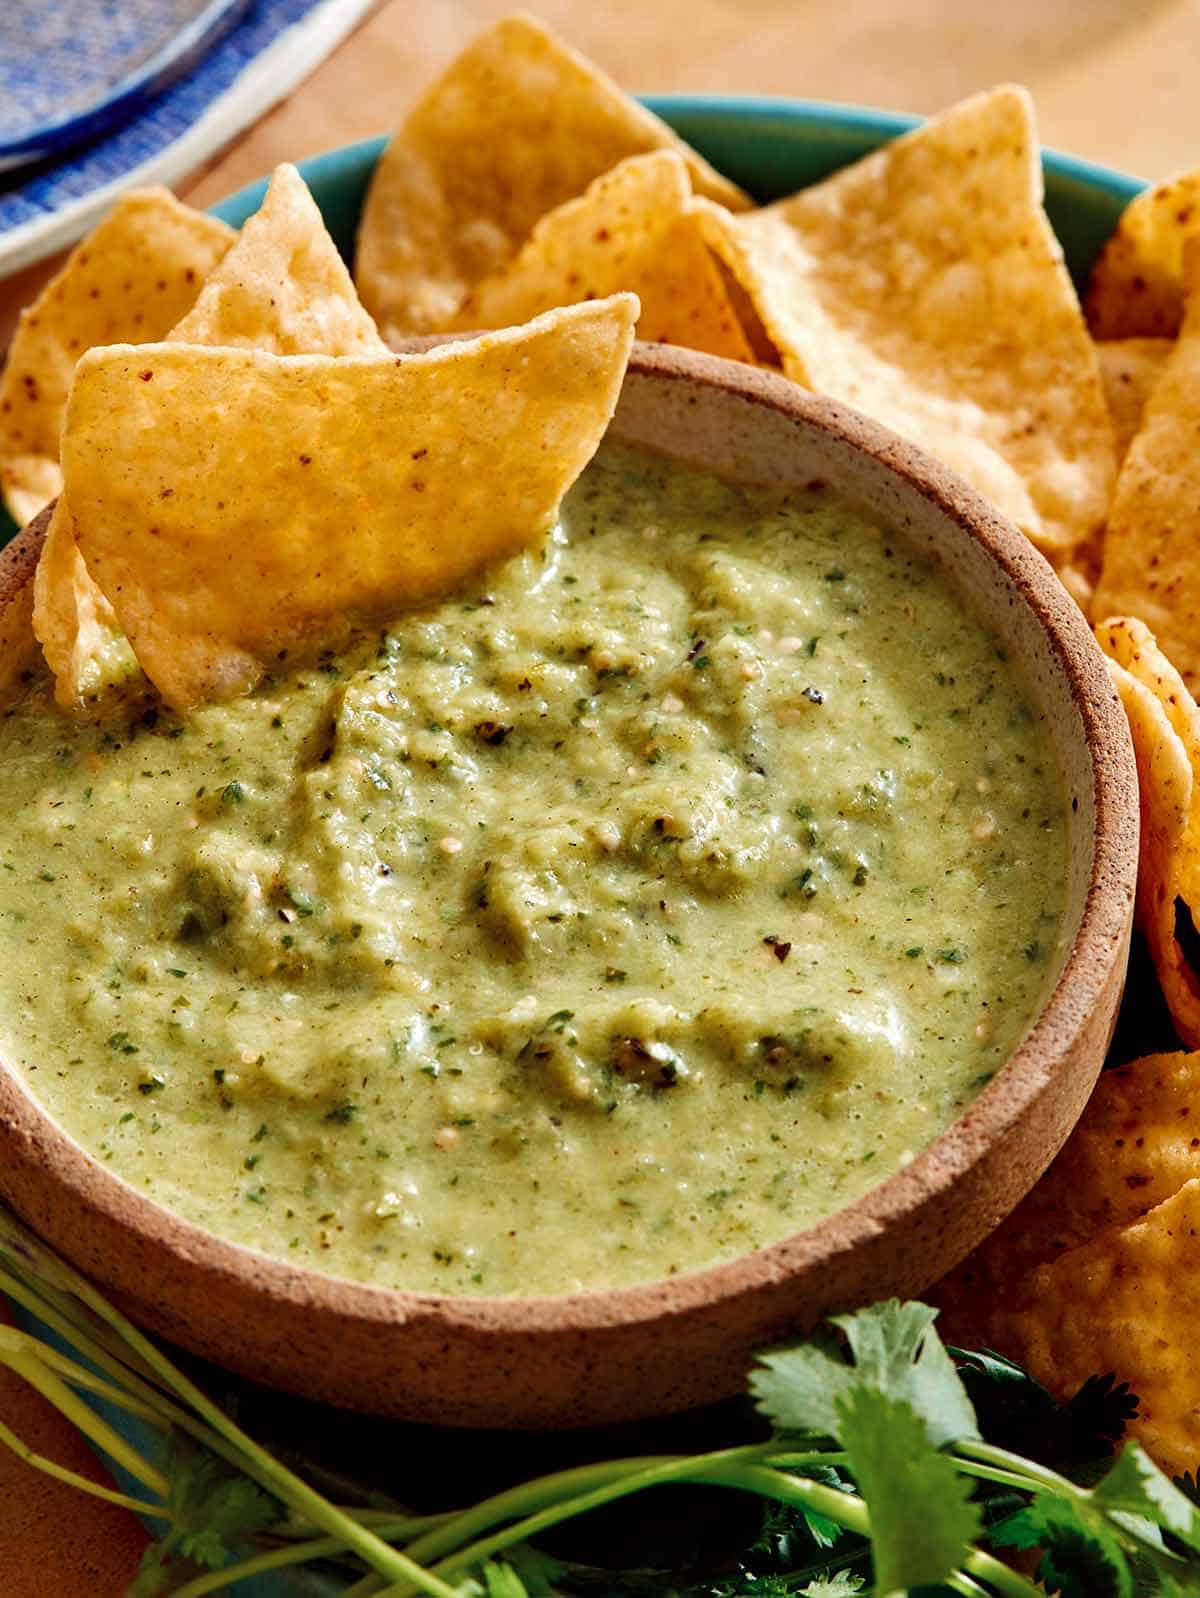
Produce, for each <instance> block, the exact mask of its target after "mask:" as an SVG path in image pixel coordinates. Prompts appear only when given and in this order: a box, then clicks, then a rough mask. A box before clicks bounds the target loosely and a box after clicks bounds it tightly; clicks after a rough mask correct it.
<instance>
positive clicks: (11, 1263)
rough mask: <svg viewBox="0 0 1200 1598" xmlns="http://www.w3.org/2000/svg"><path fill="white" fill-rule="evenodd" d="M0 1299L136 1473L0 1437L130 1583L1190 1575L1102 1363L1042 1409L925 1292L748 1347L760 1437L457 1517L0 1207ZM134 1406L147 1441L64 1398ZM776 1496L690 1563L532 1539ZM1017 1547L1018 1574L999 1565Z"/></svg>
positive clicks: (1166, 1492) (457, 1589)
mask: <svg viewBox="0 0 1200 1598" xmlns="http://www.w3.org/2000/svg"><path fill="white" fill-rule="evenodd" d="M0 1292H4V1293H7V1294H8V1296H9V1297H10V1298H12V1299H13V1300H14V1301H15V1302H16V1303H18V1304H20V1305H22V1306H23V1307H24V1308H25V1309H26V1310H28V1311H29V1312H30V1313H31V1314H33V1315H34V1316H36V1317H37V1318H38V1319H39V1320H40V1321H41V1322H43V1323H44V1324H45V1325H46V1326H47V1327H48V1328H49V1329H50V1331H51V1332H53V1333H57V1334H58V1335H59V1336H60V1337H62V1338H63V1339H65V1340H66V1341H67V1342H68V1343H69V1344H70V1345H71V1346H72V1347H73V1348H74V1350H76V1352H77V1356H78V1357H77V1358H71V1357H68V1356H67V1355H64V1354H63V1353H61V1352H59V1351H58V1349H56V1348H54V1347H53V1346H51V1344H50V1343H48V1342H46V1341H44V1340H42V1339H40V1338H38V1337H34V1336H32V1335H30V1334H28V1333H25V1332H16V1331H8V1330H5V1332H4V1335H2V1336H0V1363H3V1364H6V1365H8V1366H9V1367H10V1368H11V1369H13V1370H15V1371H16V1372H17V1373H18V1374H20V1375H21V1376H23V1377H24V1378H25V1379H26V1380H27V1381H30V1382H31V1383H32V1384H33V1385H34V1386H36V1387H37V1388H38V1389H39V1391H41V1392H42V1393H43V1394H44V1395H45V1396H46V1397H48V1398H49V1399H50V1401H51V1402H52V1403H55V1404H56V1405H57V1406H58V1407H59V1408H60V1409H61V1410H62V1411H63V1412H64V1413H65V1414H67V1415H68V1416H69V1417H70V1418H71V1419H72V1420H73V1421H75V1423H76V1424H77V1425H79V1426H80V1427H81V1429H83V1430H84V1431H85V1432H86V1434H87V1435H88V1436H89V1438H90V1439H91V1440H92V1441H93V1443H95V1444H96V1446H97V1447H99V1448H100V1449H101V1450H102V1451H104V1452H105V1453H107V1454H108V1455H109V1457H110V1458H111V1459H112V1460H113V1462H114V1463H115V1464H116V1465H118V1466H120V1467H121V1468H122V1469H124V1470H125V1471H127V1472H128V1473H129V1474H130V1475H131V1476H132V1477H133V1478H134V1479H135V1480H136V1481H137V1482H138V1483H139V1486H140V1489H141V1490H142V1491H143V1492H144V1493H145V1495H146V1496H145V1497H135V1496H132V1495H129V1494H125V1493H121V1492H117V1491H114V1490H113V1489H109V1488H104V1487H100V1486H98V1484H96V1483H94V1482H90V1481H88V1480H86V1479H85V1478H83V1477H78V1476H72V1475H71V1473H70V1472H64V1471H63V1470H62V1467H59V1466H56V1465H54V1464H53V1463H52V1462H51V1461H48V1460H44V1459H41V1458H40V1457H39V1456H37V1455H36V1454H34V1453H33V1451H32V1450H30V1449H29V1448H27V1447H26V1446H25V1445H24V1444H23V1443H21V1441H20V1440H19V1439H18V1438H16V1437H14V1436H13V1434H12V1433H11V1432H10V1431H8V1430H7V1429H6V1428H4V1427H3V1426H0V1443H5V1444H7V1445H8V1446H10V1447H13V1448H15V1449H16V1450H17V1451H18V1452H20V1453H21V1454H22V1455H23V1457H25V1458H26V1459H28V1460H29V1462H30V1463H31V1464H32V1465H34V1466H36V1467H38V1468H41V1469H46V1470H49V1471H51V1472H52V1473H54V1474H58V1475H59V1476H60V1477H65V1478H66V1479H68V1480H70V1481H71V1482H72V1483H73V1485H76V1486H78V1487H79V1488H80V1490H81V1491H86V1492H93V1493H99V1494H100V1495H101V1496H104V1497H108V1498H115V1499H116V1500H117V1501H118V1502H120V1503H124V1504H125V1505H127V1506H128V1507H130V1508H133V1509H135V1510H136V1511H137V1512H139V1513H141V1514H142V1515H143V1516H144V1517H146V1518H147V1519H150V1520H152V1521H153V1522H154V1523H155V1524H156V1525H157V1526H160V1527H161V1528H162V1534H161V1536H160V1537H159V1538H158V1540H157V1541H156V1542H155V1543H154V1544H152V1546H151V1548H150V1550H149V1551H148V1553H147V1556H146V1559H145V1561H144V1563H143V1567H142V1570H141V1572H140V1573H139V1575H138V1577H137V1578H136V1580H135V1583H134V1586H133V1587H132V1588H131V1590H130V1598H156V1595H158V1594H165V1593H168V1592H170V1593H173V1594H174V1595H175V1598H203V1595H204V1594H206V1593H215V1592H220V1591H224V1590H225V1589H226V1588H227V1587H228V1586H229V1585H230V1584H232V1583H233V1582H235V1581H237V1580H240V1579H242V1578H245V1577H252V1576H256V1575H260V1574H264V1573H266V1572H267V1571H272V1570H281V1569H285V1568H289V1567H295V1566H300V1565H304V1564H307V1563H310V1562H313V1561H317V1560H321V1561H334V1562H336V1563H337V1564H338V1565H339V1566H340V1567H341V1568H342V1569H343V1570H344V1571H345V1572H346V1575H347V1580H348V1581H349V1582H350V1585H349V1586H347V1587H346V1588H345V1593H346V1598H379V1595H383V1598H411V1595H412V1594H414V1593H424V1594H426V1595H428V1598H554V1595H573V1594H580V1595H585V1598H586V1595H593V1594H595V1595H598V1594H601V1593H603V1594H604V1595H605V1598H643V1595H647V1598H648V1595H649V1594H651V1593H661V1592H663V1591H664V1590H669V1591H671V1592H673V1593H676V1594H678V1595H679V1598H898V1595H902V1594H907V1593H915V1592H917V1591H919V1592H920V1593H921V1594H922V1595H923V1598H929V1595H932V1594H942V1595H945V1594H950V1595H953V1594H961V1595H963V1598H1040V1595H1043V1594H1045V1593H1046V1592H1057V1593H1059V1594H1061V1595H1062V1598H1151V1595H1161V1598H1185V1595H1188V1594H1191V1595H1195V1594H1198V1593H1200V1506H1198V1505H1197V1503H1196V1501H1195V1500H1196V1497H1197V1494H1196V1491H1195V1487H1194V1483H1193V1482H1192V1481H1191V1480H1188V1479H1183V1480H1181V1481H1180V1482H1179V1483H1172V1482H1171V1481H1169V1480H1168V1479H1167V1477H1166V1476H1165V1475H1164V1474H1163V1473H1162V1471H1160V1470H1159V1469H1158V1467H1157V1466H1156V1465H1155V1464H1154V1462H1153V1461H1152V1460H1151V1459H1150V1457H1149V1456H1148V1455H1147V1454H1146V1452H1145V1450H1144V1449H1142V1448H1141V1447H1140V1445H1138V1444H1136V1443H1129V1444H1127V1445H1126V1446H1125V1447H1124V1449H1123V1450H1122V1451H1121V1452H1120V1453H1119V1454H1116V1455H1115V1456H1114V1452H1113V1449H1114V1445H1115V1443H1116V1442H1117V1440H1118V1439H1119V1437H1120V1435H1121V1432H1122V1430H1123V1428H1124V1425H1125V1422H1126V1421H1127V1420H1128V1419H1129V1418H1130V1415H1131V1412H1132V1409H1131V1406H1133V1404H1134V1400H1133V1398H1132V1395H1131V1394H1129V1393H1128V1391H1127V1390H1126V1389H1124V1388H1122V1387H1120V1386H1118V1385H1115V1384H1114V1383H1113V1382H1112V1381H1111V1379H1099V1380H1094V1381H1093V1382H1091V1383H1088V1384H1086V1385H1085V1387H1084V1388H1083V1389H1082V1390H1081V1392H1080V1394H1079V1395H1077V1397H1076V1398H1075V1399H1074V1400H1072V1401H1071V1403H1069V1404H1066V1405H1062V1404H1059V1403H1057V1401H1056V1400H1055V1399H1054V1398H1053V1397H1052V1396H1051V1395H1050V1394H1049V1393H1047V1392H1046V1390H1045V1389H1044V1388H1041V1387H1040V1386H1039V1385H1038V1384H1037V1383H1036V1382H1034V1381H1033V1380H1032V1379H1031V1378H1030V1377H1029V1376H1028V1375H1027V1374H1026V1373H1025V1372H1024V1371H1022V1370H1021V1369H1020V1368H1019V1367H1018V1366H1016V1365H1014V1364H1012V1362H1011V1361H1008V1360H1004V1359H1002V1358H1000V1356H998V1355H994V1354H991V1353H990V1352H988V1351H982V1352H979V1353H967V1352H964V1351H961V1350H957V1349H954V1350H947V1349H946V1348H945V1346H944V1345H943V1344H942V1342H941V1340H940V1339H939V1337H938V1335H937V1331H936V1329H935V1326H934V1319H935V1311H933V1310H931V1309H929V1308H927V1307H926V1306H925V1305H922V1304H911V1303H909V1304H903V1303H899V1302H897V1301H895V1300H890V1301H888V1302H885V1303H881V1304H876V1305H874V1306H872V1307H871V1308H869V1309H865V1310H860V1311H857V1312H856V1313H854V1314H851V1315H840V1316H835V1317H833V1318H832V1320H831V1323H830V1325H829V1327H828V1328H827V1329H825V1330H824V1331H822V1332H820V1333H819V1334H817V1335H816V1336H815V1337H811V1338H808V1339H806V1340H804V1341H801V1342H797V1343H794V1344H791V1345H789V1346H787V1347H783V1348H776V1349H772V1350H770V1351H768V1352H767V1353H765V1354H763V1355H762V1356H761V1358H760V1359H759V1361H758V1362H757V1364H756V1367H755V1369H754V1371H753V1373H752V1375H751V1379H750V1388H751V1393H752V1396H753V1398H754V1401H755V1403H756V1404H757V1407H758V1409H759V1412H760V1414H761V1416H762V1417H763V1418H764V1419H765V1420H766V1421H767V1422H768V1423H769V1425H770V1427H771V1435H770V1436H769V1437H768V1438H766V1439H765V1440H762V1441H758V1442H752V1443H747V1444H745V1445H744V1446H740V1447H732V1448H724V1449H719V1450H715V1451H711V1452H708V1453H698V1454H684V1455H660V1456H653V1457H643V1458H632V1459H617V1460H609V1461H602V1462H600V1463H597V1464H592V1465H584V1466H579V1467H576V1468H574V1469H571V1470H564V1471H558V1472H556V1473H554V1474H552V1475H547V1476H541V1477H538V1478H537V1479H536V1480H534V1481H530V1482H526V1483H523V1484H521V1485H519V1486H516V1487H512V1488H509V1489H507V1490H506V1491H504V1492H500V1493H496V1494H494V1495H492V1496H491V1497H489V1498H486V1499H484V1500H482V1501H481V1502H479V1503H476V1504H474V1505H472V1506H471V1507H469V1508H467V1509H463V1510H457V1511H449V1512H446V1513H444V1514H436V1515H426V1516H416V1515H412V1514H409V1513H408V1512H407V1511H404V1510H402V1509H400V1508H396V1509H390V1508H376V1507H371V1508H364V1507H361V1506H355V1505H349V1506H347V1505H341V1504H337V1503H335V1502H333V1501H332V1500H331V1499H330V1498H329V1497H327V1496H326V1495H325V1494H323V1493H321V1492H319V1491H318V1490H317V1489H316V1488H315V1487H314V1486H313V1485H312V1484H311V1483H310V1482H308V1481H306V1480H305V1479H303V1477H302V1476H300V1475H297V1474H296V1473H295V1472H294V1471H292V1470H291V1469H289V1468H288V1467H287V1466H285V1465H284V1464H283V1463H282V1462H281V1461H280V1460H279V1459H277V1458H275V1457H274V1456H272V1455H271V1454H270V1453H268V1452H267V1451H266V1450H265V1449H264V1448H262V1447H261V1446H260V1445H259V1444H258V1443H256V1442H255V1441H254V1440H253V1439H252V1438H250V1437H249V1436H248V1435H247V1434H246V1433H245V1432H243V1431H242V1430H241V1428H240V1427H239V1426H238V1425H237V1424H236V1423H235V1422H234V1421H233V1420H232V1419H231V1417H230V1416H229V1415H228V1414H226V1413H225V1411H224V1410H223V1409H222V1408H221V1407H220V1406H219V1405H217V1404H215V1403H213V1402H212V1400H211V1399H209V1398H208V1397H207V1396H206V1395H205V1394H204V1393H203V1392H201V1391H200V1390H199V1389H198V1388H197V1387H196V1386H195V1384H194V1383H193V1382H192V1381H191V1380H190V1379H189V1378H188V1377H187V1376H186V1375H185V1374H184V1373H183V1372H182V1371H180V1370H179V1369H178V1368H177V1367H176V1366H175V1365H174V1364H173V1363H172V1362H171V1361H170V1360H169V1359H168V1358H167V1357H166V1356H165V1355H164V1354H163V1353H162V1351H161V1350H160V1349H159V1348H158V1347H157V1345H156V1344H155V1343H153V1342H152V1341H151V1340H150V1339H149V1338H147V1337H145V1335H144V1334H142V1333H141V1332H139V1331H138V1330H137V1328H136V1327H134V1326H133V1325H132V1324H131V1323H130V1322H129V1321H128V1320H127V1319H126V1318H125V1317H124V1316H123V1315H122V1314H121V1313H120V1311H118V1310H117V1309H116V1308H115V1307H114V1306H113V1305H111V1304H109V1303H108V1301H107V1300H106V1299H105V1298H104V1296H103V1295H102V1294H100V1293H99V1292H97V1290H96V1289H95V1288H94V1287H92V1286H91V1284H90V1283H89V1282H87V1281H86V1280H85V1278H83V1277H82V1276H80V1275H79V1274H78V1273H77V1272H75V1271H74V1270H72V1269H71V1268H70V1267H69V1266H67V1265H65V1264H64V1263H63V1262H62V1261H61V1260H58V1259H57V1258H56V1257H55V1256H54V1255H53V1254H52V1253H51V1252H50V1251H49V1250H48V1249H46V1248H45V1246H44V1245H43V1244H41V1243H40V1242H39V1241H38V1240H37V1239H36V1238H35V1237H34V1236H33V1235H32V1234H31V1233H29V1232H28V1231H26V1230H25V1228H24V1227H22V1226H21V1225H20V1223H18V1222H17V1221H16V1220H15V1219H14V1218H12V1217H11V1216H9V1215H8V1214H7V1212H5V1211H4V1210H3V1209H2V1208H0ZM83 1394H90V1395H94V1396H95V1397H99V1398H101V1399H103V1400H104V1401H105V1402H106V1403H108V1404H110V1405H113V1404H115V1405H116V1406H117V1407H118V1408H123V1409H125V1410H126V1411H127V1412H129V1413H130V1414H133V1415H135V1416H137V1417H139V1418H140V1419H142V1420H144V1421H149V1422H150V1423H151V1424H152V1425H153V1426H154V1427H156V1428H157V1429H158V1431H159V1432H160V1433H161V1434H162V1436H163V1438H164V1446H163V1448H162V1450H161V1451H160V1453H161V1457H158V1456H156V1457H155V1459H145V1458H142V1457H141V1456H140V1454H138V1452H137V1451H136V1450H134V1449H133V1448H131V1447H130V1445H129V1444H128V1442H126V1441H125V1440H124V1439H123V1438H122V1437H121V1436H120V1434H119V1433H118V1432H116V1431H115V1430H113V1428H112V1427H110V1426H109V1425H108V1424H107V1423H106V1422H105V1421H104V1420H103V1419H102V1418H101V1417H100V1416H99V1415H98V1414H97V1412H96V1411H95V1409H94V1408H93V1407H92V1406H91V1404H90V1403H88V1402H86V1401H85V1399H84V1397H82V1396H81V1395H83ZM678 1483H687V1484H694V1485H696V1486H703V1487H706V1488H708V1489H711V1488H713V1487H727V1488H733V1489H736V1490H738V1491H739V1492H741V1493H750V1494H755V1495H757V1496H758V1498H760V1499H761V1500H762V1501H763V1502H764V1503H765V1504H767V1505H769V1506H771V1508H770V1514H769V1516H768V1519H767V1522H766V1524H765V1525H764V1528H763V1531H762V1533H761V1534H760V1536H759V1539H758V1541H757V1542H756V1543H755V1544H754V1546H753V1547H752V1548H751V1549H749V1550H747V1551H745V1552H744V1553H743V1554H741V1555H738V1556H736V1557H734V1558H732V1559H731V1560H730V1562H729V1565H728V1566H727V1568H726V1569H725V1570H724V1571H723V1572H718V1573H716V1574H715V1575H713V1576H712V1577H710V1578H707V1579H689V1580H685V1581H680V1582H677V1581H676V1580H675V1578H674V1577H673V1576H672V1574H671V1573H669V1572H661V1571H657V1572H653V1571H643V1572H630V1571H612V1570H609V1571H599V1570H596V1569H595V1568H593V1567H582V1566H578V1565H573V1564H571V1563H570V1562H568V1561H564V1560H562V1559H554V1558H550V1557H549V1556H548V1555H547V1554H546V1553H545V1552H544V1551H543V1550H542V1549H540V1548H539V1546H538V1543H537V1539H540V1538H542V1537H543V1536H544V1535H545V1534H546V1533H547V1532H549V1531H551V1530H552V1529H554V1528H557V1527H561V1526H562V1525H563V1524H564V1523H566V1522H570V1521H572V1520H575V1519H577V1518H579V1517H581V1516H584V1515H587V1514H589V1513H591V1512H592V1511H594V1510H597V1509H601V1508H605V1507H607V1506H610V1505H613V1504H616V1503H618V1502H620V1501H621V1500H623V1499H627V1498H630V1497H633V1496H634V1495H637V1494H641V1493H643V1492H647V1491H650V1490H652V1489H654V1488H656V1487H662V1486H665V1485H667V1484H678ZM1004 1549H1013V1550H1022V1551H1026V1552H1027V1551H1028V1550H1037V1555H1036V1557H1037V1560H1038V1565H1037V1579H1036V1581H1035V1580H1031V1579H1030V1578H1029V1577H1028V1576H1026V1575H1024V1574H1022V1573H1021V1572H1020V1571H1019V1570H1017V1569H1015V1568H1013V1567H1012V1566H1011V1565H1009V1564H1007V1563H1005V1562H1004V1559H1003V1558H1002V1557H1000V1553H1001V1551H1002V1550H1004Z"/></svg>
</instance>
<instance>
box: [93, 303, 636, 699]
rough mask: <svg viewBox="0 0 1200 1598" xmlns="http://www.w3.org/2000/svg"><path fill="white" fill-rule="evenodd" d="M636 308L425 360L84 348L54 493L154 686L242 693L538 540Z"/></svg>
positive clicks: (594, 434) (179, 691)
mask: <svg viewBox="0 0 1200 1598" xmlns="http://www.w3.org/2000/svg"><path fill="white" fill-rule="evenodd" d="M637 311H638V304H637V300H636V298H635V297H634V296H633V295H631V294H630V295H617V296H614V297H613V298H612V299H609V300H600V301H596V302H593V303H592V304H589V305H580V306H569V307H566V308H564V309H562V310H558V311H552V312H550V313H549V314H548V315H547V316H544V317H541V318H539V319H538V320H537V321H535V322H532V323H530V324H529V325H528V326H526V327H523V328H516V329H512V330H509V331H505V332H501V333H491V334H487V335H485V336H484V337H483V338H480V339H475V340H469V341H466V342H462V343H452V344H449V345H444V346H441V347H439V348H437V349H435V350H432V351H430V352H428V353H426V354H422V355H408V356H387V357H381V356H352V357H348V358H342V359H338V358H335V357H330V356H275V355H267V354H262V353H260V352H259V351H257V350H228V349H204V348H200V347H191V346H187V345H179V344H159V345H153V346H149V347H144V348H142V349H137V348H131V347H122V346H115V347H112V348H109V349H103V350H94V351H92V352H91V353H90V354H89V355H86V356H85V357H84V358H83V360H82V361H81V362H80V363H79V366H78V368H77V371H76V376H75V384H74V387H73V389H72V393H71V401H70V405H69V407H68V411H67V421H66V426H65V428H64V430H63V469H64V475H65V479H66V493H67V497H68V499H69V501H70V504H71V509H72V512H73V514H74V517H75V531H76V536H77V538H78V541H79V547H80V549H81V551H82V553H83V556H84V559H85V560H86V562H87V565H88V569H89V571H91V573H92V574H93V576H94V577H95V579H96V581H97V583H98V584H99V586H100V588H101V589H102V590H103V592H104V593H105V594H106V595H107V597H108V599H109V600H110V602H111V603H112V605H113V608H114V610H115V611H116V614H117V619H118V621H119V622H120V624H121V627H122V629H123V630H124V632H125V634H126V636H127V637H128V639H129V641H130V643H131V644H132V646H133V649H134V652H135V654H136V655H137V658H138V661H139V664H140V665H141V667H142V669H143V670H144V671H145V673H146V675H147V676H148V677H149V678H150V679H151V681H152V682H153V683H154V684H155V685H156V687H157V688H158V689H159V690H160V692H161V693H162V695H163V697H164V698H165V699H166V700H167V701H168V702H169V703H170V704H172V705H174V706H176V707H178V708H186V707H188V706H190V705H193V704H195V703H197V702H198V701H200V700H204V699H212V698H223V697H229V696H230V695H232V694H236V693H238V692H241V691H243V690H245V689H247V688H249V687H250V686H251V685H252V684H253V683H254V682H255V681H256V680H257V679H258V677H259V676H260V675H261V674H262V672H263V670H264V669H265V667H266V666H267V665H268V664H274V663H277V662H279V661H281V660H284V659H291V658H294V657H295V656H296V655H297V654H301V653H311V652H312V651H314V650H317V649H320V648H324V647H331V646H336V645H337V644H338V643H340V642H342V641H344V639H345V638H346V637H347V636H348V633H349V631H350V629H351V627H352V625H353V624H354V623H355V622H366V621H370V620H381V619H385V618H387V617H390V616H392V615H394V614H396V613H397V612H398V611H400V610H401V609H403V608H404V607H406V606H408V605H411V604H414V603H417V602H419V601H420V600H422V599H425V598H428V597H430V596H432V595H434V594H437V593H441V592H444V591H446V590H448V589H452V588H453V587H454V586H455V585H456V584H457V583H458V582H460V581H462V580H464V579H465V578H466V577H467V576H469V575H470V574H471V573H473V572H474V571H476V570H478V569H479V568H480V567H482V566H483V565H484V564H486V563H487V562H488V561H491V560H495V559H499V558H500V557H502V556H504V555H507V554H511V553H513V552H515V551H516V550H518V549H520V548H522V547H524V546H525V545H526V544H528V543H530V542H532V541H533V540H534V539H536V538H538V537H539V536H541V535H542V534H543V533H544V532H545V531H546V529H547V528H548V527H549V526H550V525H551V523H552V522H553V519H554V516H555V514H556V513H557V510H558V505H559V501H560V499H561V497H562V495H563V494H564V493H565V491H566V489H567V488H568V487H569V486H570V484H571V483H572V482H573V481H574V479H575V477H576V476H577V475H578V474H579V472H580V471H582V469H583V467H584V466H585V465H586V463H587V461H588V460H589V459H590V458H591V456H592V454H593V452H594V451H595V449H596V446H597V444H598V443H599V440H600V437H601V435H602V433H603V431H604V428H605V426H606V424H607V422H608V420H609V418H610V416H611V415H612V411H613V408H614V407H615V405H616V401H617V395H618V393H619V391H620V386H621V380H622V376H623V374H624V370H625V364H626V361H627V359H628V354H629V349H630V346H631V344H632V340H633V326H634V322H635V320H636V318H637Z"/></svg>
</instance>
